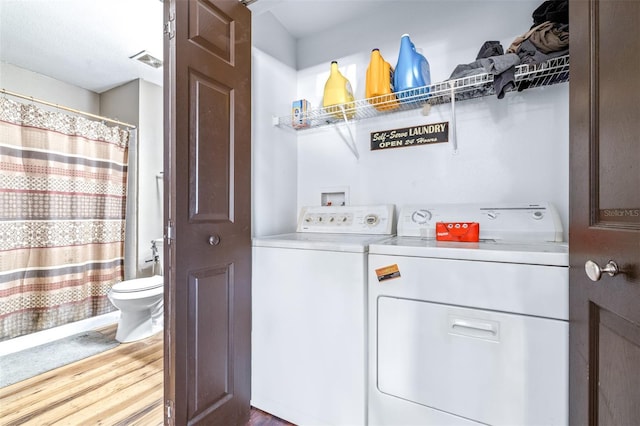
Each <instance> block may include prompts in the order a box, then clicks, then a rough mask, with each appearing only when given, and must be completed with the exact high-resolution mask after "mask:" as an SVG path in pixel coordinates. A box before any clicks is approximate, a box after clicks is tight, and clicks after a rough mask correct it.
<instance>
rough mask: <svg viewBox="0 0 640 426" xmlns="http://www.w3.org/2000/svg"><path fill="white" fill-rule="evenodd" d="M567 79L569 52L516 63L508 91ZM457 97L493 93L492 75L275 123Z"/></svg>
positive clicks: (351, 115) (315, 123)
mask: <svg viewBox="0 0 640 426" xmlns="http://www.w3.org/2000/svg"><path fill="white" fill-rule="evenodd" d="M568 81H569V55H566V56H560V57H557V58H553V59H550V60H548V61H546V62H543V63H539V64H524V65H517V66H516V70H515V87H513V88H511V89H510V90H509V91H516V90H517V91H522V90H525V89H532V88H535V87H542V86H550V85H552V84H557V83H565V82H568ZM452 95H453V96H455V100H456V102H457V101H459V100H466V99H473V98H479V97H483V96H490V95H495V90H494V88H493V75H492V74H488V73H481V74H476V75H472V76H467V77H462V78H459V79H454V80H445V81H443V82H439V83H435V84H432V85H429V86H424V87H419V88H417V89H410V90H404V91H401V92H396V93H393V94H390V95H383V96H376V97H373V98H367V99H359V100H354V101H353V102H348V103H345V104H339V105H333V106H330V107H326V108H315V109H311V110H309V111H307V112H306V113H302V114H301V116H300V121H302V122H306V123H307V125H306V126H304V127H299V126H295V125H294V121H293V117H292V116H291V115H287V116H281V117H277V122H275V124H277V125H278V126H281V127H288V128H292V129H295V130H305V129H311V128H315V127H320V126H325V125H329V124H333V123H336V122H344V121H346V120H350V121H358V120H364V119H368V118H373V117H379V116H383V115H387V114H391V113H395V112H399V111H408V110H414V109H417V108H422V107H424V106H425V104H429V105H439V104H444V103H449V102H451V96H452Z"/></svg>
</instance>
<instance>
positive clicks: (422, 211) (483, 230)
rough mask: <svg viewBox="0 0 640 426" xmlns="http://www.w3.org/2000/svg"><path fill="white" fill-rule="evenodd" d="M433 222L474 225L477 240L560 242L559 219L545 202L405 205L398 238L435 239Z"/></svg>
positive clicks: (553, 208)
mask: <svg viewBox="0 0 640 426" xmlns="http://www.w3.org/2000/svg"><path fill="white" fill-rule="evenodd" d="M437 222H478V223H479V224H480V239H481V240H496V241H540V242H542V241H549V242H561V241H562V224H561V222H560V216H559V214H558V212H557V210H556V209H555V207H554V206H553V205H552V204H551V203H548V202H542V203H531V204H528V203H527V204H525V203H521V204H501V203H490V204H424V205H411V206H405V207H403V208H402V210H401V211H400V214H399V216H398V235H399V236H403V237H425V238H435V236H436V234H435V230H436V223H437Z"/></svg>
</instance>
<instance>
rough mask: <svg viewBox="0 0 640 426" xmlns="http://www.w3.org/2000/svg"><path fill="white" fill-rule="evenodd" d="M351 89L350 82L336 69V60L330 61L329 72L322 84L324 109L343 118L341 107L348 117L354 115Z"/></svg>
mask: <svg viewBox="0 0 640 426" xmlns="http://www.w3.org/2000/svg"><path fill="white" fill-rule="evenodd" d="M353 99H354V98H353V90H352V89H351V83H349V80H347V78H346V77H345V76H343V75H342V73H341V72H340V70H339V69H338V62H337V61H332V62H331V73H330V74H329V78H328V79H327V82H326V83H325V85H324V98H323V99H322V106H323V107H324V109H325V111H327V112H329V113H332V114H333V115H335V116H336V117H339V118H343V115H342V108H344V112H345V113H346V114H347V117H348V118H352V117H353V116H354V115H355V104H354V103H353Z"/></svg>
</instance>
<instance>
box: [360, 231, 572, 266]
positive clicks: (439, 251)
mask: <svg viewBox="0 0 640 426" xmlns="http://www.w3.org/2000/svg"><path fill="white" fill-rule="evenodd" d="M369 254H386V255H395V256H410V257H428V258H436V259H453V260H475V261H484V262H506V263H522V264H528V265H549V266H568V265H569V245H568V244H567V243H551V242H517V241H479V242H477V243H460V242H453V241H436V240H434V239H432V238H418V237H394V238H390V239H388V240H385V241H380V242H376V243H372V244H371V245H370V246H369Z"/></svg>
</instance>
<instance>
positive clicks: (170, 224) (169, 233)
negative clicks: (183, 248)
mask: <svg viewBox="0 0 640 426" xmlns="http://www.w3.org/2000/svg"><path fill="white" fill-rule="evenodd" d="M165 238H166V239H167V245H169V246H170V245H171V242H172V241H173V240H175V239H176V235H175V228H174V227H173V222H171V221H168V222H167V232H166V233H165Z"/></svg>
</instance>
